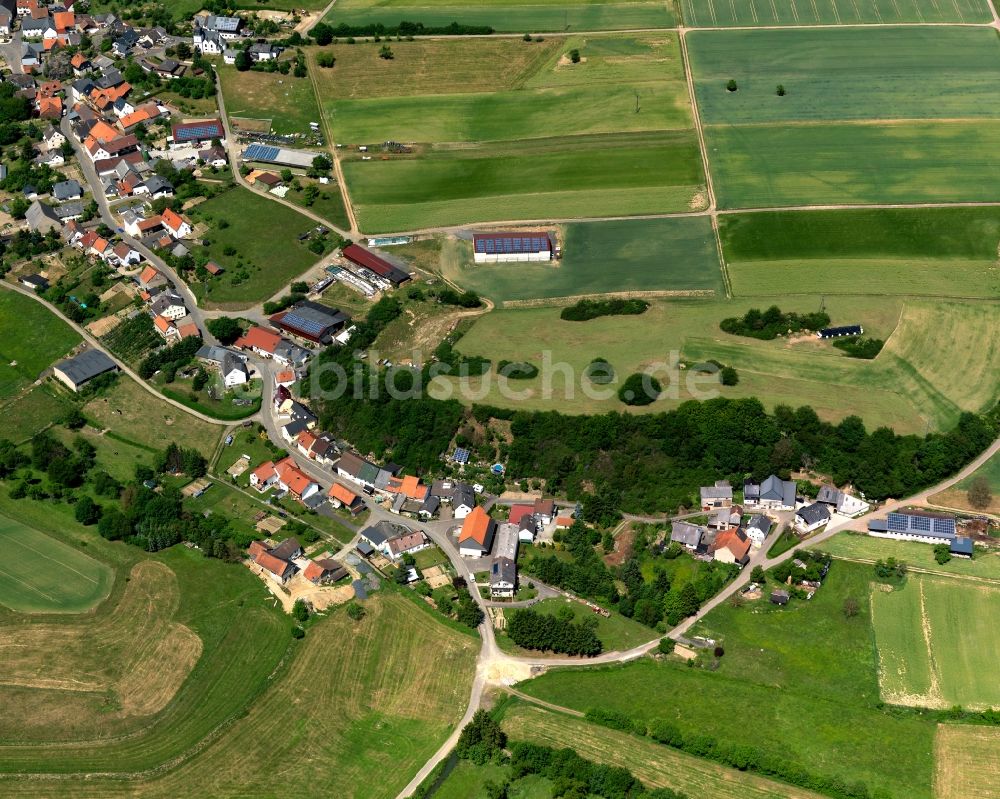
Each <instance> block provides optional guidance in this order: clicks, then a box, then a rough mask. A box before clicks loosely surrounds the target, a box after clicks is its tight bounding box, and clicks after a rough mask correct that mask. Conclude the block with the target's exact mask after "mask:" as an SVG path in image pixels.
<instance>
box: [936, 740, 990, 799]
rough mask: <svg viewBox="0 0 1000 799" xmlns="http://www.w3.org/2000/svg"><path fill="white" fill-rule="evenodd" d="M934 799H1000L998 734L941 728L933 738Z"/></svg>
mask: <svg viewBox="0 0 1000 799" xmlns="http://www.w3.org/2000/svg"><path fill="white" fill-rule="evenodd" d="M934 761H935V763H936V764H937V770H936V773H935V776H934V794H935V796H936V797H937V799H967V797H970V796H975V797H976V799H1000V768H998V765H997V764H998V763H1000V730H997V728H996V727H973V726H969V725H959V724H941V725H939V726H938V731H937V735H936V736H935V738H934Z"/></svg>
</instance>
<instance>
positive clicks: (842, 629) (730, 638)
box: [518, 562, 935, 799]
mask: <svg viewBox="0 0 1000 799" xmlns="http://www.w3.org/2000/svg"><path fill="white" fill-rule="evenodd" d="M869 580H870V567H868V566H856V565H852V564H846V563H841V562H837V563H835V564H834V566H833V568H832V569H831V570H830V573H829V575H828V577H827V580H826V583H825V584H824V586H823V588H822V589H820V591H819V592H818V593H817V594H816V595H815V596H814V597H813V598H812V600H811V601H809V602H794V603H793V604H791V605H789V606H788V607H787V608H784V609H781V608H777V607H776V606H771V605H770V604H769V603H767V602H766V600H763V601H761V602H758V603H753V604H749V605H747V606H744V607H742V608H733V607H731V606H730V605H729V604H728V603H727V604H724V605H722V606H720V607H718V608H716V609H715V610H713V611H712V612H711V613H710V614H708V616H707V617H706V618H705V620H704V621H703V622H702V623H701V624H700V625H698V627H697V628H696V630H695V632H696V633H699V634H706V635H710V636H711V637H713V638H716V639H717V640H719V641H720V643H721V644H722V645H723V646H724V648H725V655H724V656H723V657H722V658H721V659H720V661H719V667H718V669H717V670H716V671H711V670H709V669H704V668H690V667H687V666H685V665H682V664H680V663H675V662H671V661H664V662H656V661H652V660H641V661H638V662H635V663H632V664H629V665H626V666H608V667H599V668H589V669H563V670H553V671H550V672H549V673H547V674H545V675H543V676H541V677H539V678H537V679H534V680H530V681H526V682H523V683H520V684H519V685H518V689H519V690H520V691H522V692H524V693H527V694H530V695H531V696H533V697H537V698H539V699H542V700H544V701H548V702H553V703H555V704H558V705H561V706H564V707H570V708H573V709H575V710H581V711H585V710H587V709H588V708H592V707H593V708H604V709H608V710H616V711H620V712H623V713H625V714H627V715H629V716H631V717H634V718H637V719H641V720H644V721H646V722H652V721H654V720H656V719H665V720H667V721H670V722H671V723H672V724H674V725H675V726H676V727H677V728H678V729H679V730H680V731H681V732H682V733H683V734H685V735H688V734H696V733H698V734H703V735H710V736H712V737H714V738H716V739H718V740H722V741H725V742H726V743H727V744H729V745H739V744H746V745H749V746H754V747H759V748H761V749H764V750H765V751H768V752H771V753H773V754H774V755H776V756H780V757H781V758H783V759H784V760H785V761H788V762H791V763H794V764H796V765H798V766H799V767H801V768H802V769H804V770H805V771H807V772H809V773H814V774H819V775H823V776H827V777H839V778H840V779H842V780H844V781H845V782H846V783H848V784H851V783H853V782H855V781H863V782H865V783H866V784H867V786H868V788H869V790H870V791H872V792H873V793H874V792H875V791H877V790H878V789H880V788H881V789H882V790H883V791H884V792H885V794H884V795H888V796H894V797H903V796H905V797H908V798H912V799H930V797H931V796H932V786H933V780H934V762H933V756H932V755H933V748H934V732H935V729H934V724H933V723H931V722H930V721H927V720H924V719H922V718H920V717H919V716H916V715H898V714H894V713H892V712H889V711H885V710H880V709H879V708H878V702H879V686H878V661H877V657H876V653H875V648H874V646H873V645H872V634H871V626H870V620H869V618H868V613H867V610H866V609H863V610H862V612H861V613H860V614H859V615H858V616H856V617H854V618H852V619H845V618H844V615H843V613H842V607H843V603H844V600H845V599H846V598H848V597H854V598H857V599H859V600H861V601H862V603H863V600H864V598H865V597H866V596H867V595H868V591H869ZM858 730H864V734H863V735H858V734H857V731H858ZM604 735H605V733H603V731H602V734H601V736H602V737H603V736H604ZM887 760H888V761H889V762H891V763H892V764H893V767H892V769H891V770H887V769H886V767H885V764H886V762H887Z"/></svg>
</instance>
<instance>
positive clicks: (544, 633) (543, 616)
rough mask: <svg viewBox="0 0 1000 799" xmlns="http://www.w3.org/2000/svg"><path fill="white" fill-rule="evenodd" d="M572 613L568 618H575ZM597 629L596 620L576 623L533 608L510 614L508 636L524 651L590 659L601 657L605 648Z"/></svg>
mask: <svg viewBox="0 0 1000 799" xmlns="http://www.w3.org/2000/svg"><path fill="white" fill-rule="evenodd" d="M572 613H573V611H572V610H570V611H569V615H570V616H572ZM596 628H597V619H596V618H585V619H583V620H581V621H579V622H574V621H571V620H570V619H567V618H565V617H563V616H562V615H561V614H557V615H555V616H552V615H549V614H548V613H539V612H538V611H535V610H531V609H530V608H525V609H523V610H514V611H511V612H510V613H508V614H507V635H508V637H509V638H510V640H511V641H513V642H514V643H515V644H517V645H518V646H522V647H524V648H525V649H537V650H539V651H542V652H558V653H560V654H564V655H587V656H588V657H593V656H594V655H599V654H601V649H602V648H603V647H602V646H601V641H600V639H599V638H598V637H597V631H596Z"/></svg>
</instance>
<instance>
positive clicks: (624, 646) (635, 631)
mask: <svg viewBox="0 0 1000 799" xmlns="http://www.w3.org/2000/svg"><path fill="white" fill-rule="evenodd" d="M560 608H569V609H570V610H572V611H573V619H574V621H581V620H582V619H596V620H597V630H596V632H597V637H598V638H599V639H600V641H601V644H602V645H603V646H604V651H605V652H611V651H618V652H624V651H625V650H628V649H631V648H632V647H635V646H639V645H640V644H645V643H646V642H648V641H652V640H653V639H654V638H656V630H653V629H651V628H649V627H647V626H646V625H645V624H640V623H639V622H637V621H633V620H632V619H629V618H626V617H625V616H622V615H621V614H620V613H617V612H613V613H612V614H611V616H610V617H609V618H604V617H603V616H599V615H597V614H595V613H594V611H592V610H591V609H590V608H588V607H587V606H586V605H584V604H582V603H580V602H574V601H570V600H566V599H562V598H558V597H557V598H554V599H543V600H542V601H541V602H537V603H535V604H534V605H532V606H531V609H532V610H533V611H535V612H536V613H545V614H547V615H550V616H554V615H555V614H556V613H558V611H559V610H560ZM497 640H498V641H499V642H500V645H501V648H503V649H505V650H509V651H511V652H517V653H518V654H528V655H532V654H537V652H534V651H531V650H526V649H521V648H520V647H518V646H517V645H515V644H514V642H513V641H511V640H510V639H509V638H507V636H506V635H505V634H503V633H499V632H498V633H497Z"/></svg>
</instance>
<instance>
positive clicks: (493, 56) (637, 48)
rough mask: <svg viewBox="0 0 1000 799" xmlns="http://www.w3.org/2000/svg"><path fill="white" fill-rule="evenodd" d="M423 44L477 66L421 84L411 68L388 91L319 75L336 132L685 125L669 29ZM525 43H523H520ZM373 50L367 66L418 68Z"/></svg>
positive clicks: (482, 133)
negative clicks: (413, 81) (537, 41)
mask: <svg viewBox="0 0 1000 799" xmlns="http://www.w3.org/2000/svg"><path fill="white" fill-rule="evenodd" d="M504 42H506V44H503V43H504ZM413 44H414V43H407V42H404V43H403V44H402V45H401V47H402V49H401V51H400V52H401V54H404V55H406V54H407V53H408V48H409V47H411V46H412V45H413ZM499 45H503V46H502V47H498V46H499ZM377 46H378V45H374V44H373V45H369V47H377ZM426 47H427V52H426V53H425V54H421V56H422V57H424V58H427V59H432V60H431V63H435V60H436V59H440V60H441V61H442V62H443V63H446V64H448V63H451V62H452V61H456V60H457V61H459V63H460V64H463V65H464V63H465V58H466V57H467V56H468V55H470V54H471V55H472V56H473V58H474V60H472V62H471V64H470V68H471V67H472V66H475V67H476V69H481V70H483V71H484V74H483V75H479V74H478V73H476V74H473V75H470V76H469V82H468V84H467V85H466V84H463V83H462V82H461V81H458V80H456V79H455V78H454V76H451V75H447V76H442V77H441V78H440V79H439V80H434V81H433V82H431V85H430V86H429V87H428V88H427V89H426V90H421V89H420V88H419V87H420V86H421V85H423V82H422V81H421V80H420V78H421V76H422V75H421V73H420V72H419V71H418V73H417V75H416V76H415V77H416V78H417V85H416V86H412V85H410V84H409V83H408V82H407V83H405V84H401V83H399V82H398V81H396V82H392V83H390V84H389V85H388V86H386V87H385V89H386V91H387V92H390V93H391V96H388V97H382V96H379V94H378V92H377V91H376V93H375V96H374V97H373V96H372V95H371V94H369V93H367V91H366V90H367V87H368V83H367V82H360V84H359V87H358V89H357V90H356V91H355V90H351V89H350V88H349V86H350V84H349V83H348V84H347V85H345V83H342V82H341V81H340V80H337V81H333V82H331V83H329V84H327V83H326V82H324V83H323V84H321V92H322V95H323V98H324V100H327V101H328V102H327V106H326V108H327V113H328V114H329V115H330V119H331V124H332V126H333V128H334V131H335V134H336V138H337V140H338V141H341V142H348V143H368V144H374V143H378V142H382V141H385V140H387V139H392V140H395V141H401V142H459V141H497V140H504V141H512V140H517V139H526V138H538V137H546V138H552V137H557V136H575V135H583V134H595V133H615V132H638V131H647V130H676V129H689V128H690V127H691V108H690V102H689V99H688V92H687V84H686V83H685V81H684V73H683V68H682V65H681V58H680V48H679V46H678V42H677V37H676V35H675V34H672V33H661V34H658V35H651V34H637V35H633V36H624V35H618V36H600V35H596V36H586V37H584V36H579V37H570V38H568V39H565V40H560V41H559V42H552V44H551V45H549V43H546V44H545V49H544V51H542V50H540V49H539V50H534V49H533V48H540V47H541V45H525V44H524V43H519V44H518V45H517V46H513V45H511V43H510V41H509V40H492V41H491V42H490V44H489V45H488V46H487V47H486V51H485V54H482V53H481V51H482V47H483V43H481V42H478V41H475V40H471V39H465V40H458V41H453V42H449V41H436V42H433V43H428V44H427V45H426ZM526 47H527V48H531V49H528V50H527V51H525V49H524V48H526ZM508 48H510V51H509V52H508ZM573 49H576V50H578V51H579V53H580V63H578V64H573V63H571V62H570V61H569V59H568V58H566V53H567V52H569V51H570V50H573ZM338 52H340V53H343V54H346V55H347V56H348V57H349V58H352V59H353V58H354V57H356V56H357V55H358V54H359V53H364V52H365V51H364V49H363V46H362V45H356V46H355V47H350V48H346V49H344V48H341V49H340V50H339V51H338ZM525 52H527V53H533V54H534V56H535V57H534V58H533V59H532V60H531V61H530V62H529V63H528V64H527V65H526V66H524V67H523V69H522V72H521V74H518V75H516V76H510V73H509V70H511V66H510V65H508V64H507V63H505V61H504V59H505V58H508V57H510V56H511V55H513V56H514V66H515V67H519V66H521V63H520V57H523V56H524V54H525ZM372 59H373V60H375V61H381V63H382V64H383V65H386V66H379V67H378V69H376V73H378V72H379V71H382V70H388V71H389V72H390V74H391V73H397V74H398V73H400V72H402V73H403V74H405V75H406V76H407V78H409V77H410V74H411V72H413V71H414V70H415V69H417V68H416V67H415V66H413V65H408V64H407V62H406V60H405V59H393V60H392V61H385V60H382V59H378V58H376V57H375V56H374V55H373V56H372ZM397 61H399V62H400V63H397ZM422 65H423V62H421V66H422ZM347 66H348V67H349V68H351V67H354V66H355V65H354V64H353V62H350V63H349V64H348V65H347ZM340 68H341V63H340V61H339V60H338V63H337V67H336V68H335V69H334V70H328V71H329V72H331V73H337V72H338V71H339V70H340ZM334 77H340V76H339V75H336V74H334ZM364 77H365V78H366V79H367V78H368V77H369V76H368V75H367V73H365V74H364ZM324 80H325V79H324ZM345 81H348V82H349V81H350V76H348V77H347V78H346V79H345ZM459 92H460V93H459ZM637 94H638V95H639V102H640V112H639V113H637V112H636V108H635V106H636V95H637ZM355 95H358V96H355Z"/></svg>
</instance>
